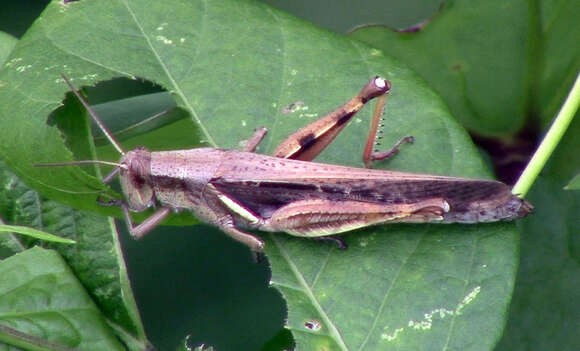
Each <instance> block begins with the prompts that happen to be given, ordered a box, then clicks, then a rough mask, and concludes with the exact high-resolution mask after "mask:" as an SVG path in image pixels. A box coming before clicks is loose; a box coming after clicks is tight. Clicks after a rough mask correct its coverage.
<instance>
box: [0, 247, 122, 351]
mask: <svg viewBox="0 0 580 351" xmlns="http://www.w3.org/2000/svg"><path fill="white" fill-rule="evenodd" d="M0 276H1V277H2V284H0V325H1V326H2V327H3V328H2V329H0V341H2V342H7V343H9V344H13V345H17V346H20V347H24V348H26V349H34V350H41V349H42V350H44V349H48V350H65V349H66V348H64V347H58V346H55V345H63V346H68V347H74V348H78V349H79V350H95V351H96V350H124V347H123V346H122V345H121V344H120V343H119V341H118V340H117V339H116V338H115V336H114V335H113V333H112V332H111V330H110V329H109V327H108V326H107V323H106V321H105V319H104V318H103V316H102V315H101V313H100V311H99V309H98V308H97V306H95V304H94V303H93V302H92V301H91V299H90V297H89V296H88V295H87V293H86V292H85V290H84V289H83V287H82V286H81V284H80V283H79V282H78V281H77V280H76V278H75V276H74V275H73V272H71V271H70V269H69V268H68V266H67V264H66V263H65V262H64V261H63V260H62V259H61V257H60V256H59V255H58V254H57V253H56V252H54V251H50V250H44V249H41V248H32V249H30V250H26V251H24V252H22V253H19V254H16V255H14V256H13V257H10V258H7V259H6V260H4V261H2V262H0ZM7 328H10V329H12V330H15V331H19V332H20V333H25V334H27V335H29V336H24V335H21V334H15V333H14V332H12V331H11V330H10V329H7Z"/></svg>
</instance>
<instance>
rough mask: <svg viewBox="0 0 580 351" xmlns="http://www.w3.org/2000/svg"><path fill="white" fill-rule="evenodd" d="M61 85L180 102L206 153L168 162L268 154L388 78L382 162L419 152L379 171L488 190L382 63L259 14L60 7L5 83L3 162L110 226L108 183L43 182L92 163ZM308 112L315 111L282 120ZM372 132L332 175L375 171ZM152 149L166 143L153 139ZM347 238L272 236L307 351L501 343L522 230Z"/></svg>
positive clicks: (428, 105)
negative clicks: (155, 87) (129, 84)
mask: <svg viewBox="0 0 580 351" xmlns="http://www.w3.org/2000/svg"><path fill="white" fill-rule="evenodd" d="M87 38H90V40H87ZM61 72H64V73H66V74H67V75H68V76H70V77H71V78H72V79H73V81H74V83H75V84H76V85H77V86H79V87H80V86H85V85H94V84H96V83H97V82H100V81H103V80H107V79H110V78H112V77H118V76H125V77H139V78H142V79H147V80H149V81H152V82H155V83H157V84H160V85H161V86H163V87H164V88H166V89H167V90H168V91H170V92H171V93H173V95H174V97H175V99H176V101H177V105H178V106H180V107H182V108H183V109H185V110H186V111H188V112H189V113H190V114H191V119H190V121H191V122H190V123H191V125H192V126H193V128H194V129H195V130H196V131H198V132H199V137H198V138H197V139H196V138H195V136H196V135H195V134H193V135H192V133H191V131H190V130H187V131H181V130H180V129H174V132H175V133H176V134H175V135H174V136H172V137H171V138H167V139H166V140H164V141H165V145H164V147H165V148H166V149H171V148H174V147H178V146H176V145H175V144H174V139H176V140H183V137H184V134H183V133H187V134H189V135H190V136H191V138H192V141H191V144H192V145H197V144H200V143H207V144H209V145H211V146H219V147H225V148H233V147H238V145H239V141H240V140H243V139H245V138H248V137H249V136H250V135H251V134H252V131H253V129H254V128H255V127H256V126H266V127H268V128H269V130H270V133H269V135H268V137H267V139H266V140H265V141H264V143H263V144H262V146H261V148H260V151H261V152H264V153H268V152H271V151H272V150H273V149H274V148H275V146H276V144H277V143H279V142H280V141H281V140H282V139H283V138H284V137H285V136H286V135H288V134H289V133H291V132H292V131H294V130H296V129H297V128H299V127H300V126H303V125H304V124H306V123H308V122H309V121H312V120H313V119H314V118H316V117H317V116H321V115H323V114H324V113H326V112H328V111H329V110H332V109H333V108H335V107H337V106H338V105H339V104H341V103H342V102H344V101H345V100H346V99H347V98H349V97H351V96H352V95H354V94H355V93H356V92H357V91H358V90H359V89H360V87H362V85H363V84H364V83H365V82H366V81H367V80H368V79H369V78H370V77H372V76H374V75H375V74H380V75H384V76H385V77H387V78H388V79H389V80H390V81H391V82H392V84H393V92H392V94H391V96H390V98H389V101H388V107H387V112H386V119H387V125H388V128H387V129H386V130H385V133H384V140H385V142H384V145H383V147H384V148H387V147H389V146H390V145H389V144H391V143H394V142H395V141H396V140H397V139H398V138H400V137H401V136H404V135H413V136H415V138H416V143H415V144H414V145H412V146H406V147H404V148H403V150H402V152H401V154H400V155H398V156H397V157H396V158H395V159H393V160H392V161H389V162H383V163H380V164H378V165H377V167H381V168H385V167H386V166H387V165H388V166H389V168H396V169H400V170H407V171H420V172H432V173H438V174H448V175H462V176H483V177H487V176H489V173H488V172H487V171H486V170H485V168H484V166H483V164H482V162H481V160H480V159H479V157H478V154H477V152H476V150H475V148H474V147H473V145H472V144H471V142H470V141H469V138H468V137H467V135H466V133H465V132H464V131H463V130H462V129H461V128H460V127H459V126H458V124H457V123H456V122H455V121H454V120H453V118H452V117H451V116H450V114H449V111H448V110H447V108H446V107H445V105H444V104H443V103H442V102H441V100H440V99H439V98H438V96H437V95H436V94H435V93H433V92H432V91H431V90H430V89H429V88H427V86H426V85H425V84H424V83H423V82H422V80H420V79H419V78H418V77H417V76H416V75H415V74H413V73H412V72H411V71H410V70H409V69H407V68H405V67H404V66H403V65H402V64H401V63H399V62H397V61H395V60H393V59H390V58H388V57H387V56H385V54H384V53H383V52H381V51H379V50H376V49H373V48H371V47H368V46H366V45H363V44H361V43H359V42H356V41H353V40H350V39H346V38H343V37H340V36H337V35H334V34H332V33H329V32H327V31H323V30H319V29H317V28H315V27H313V26H311V25H308V24H306V23H304V22H302V21H300V20H297V19H295V18H293V17H291V16H288V15H285V14H283V13H281V12H278V11H275V10H273V9H271V8H269V7H267V6H265V5H262V4H259V3H254V2H246V1H209V2H201V1H192V2H186V3H183V2H180V1H176V0H174V1H164V2H155V1H137V0H134V1H109V2H102V1H88V0H85V1H80V2H73V3H69V4H66V5H63V4H62V2H60V1H57V2H53V3H51V4H50V5H49V6H48V8H47V9H46V11H45V12H44V13H43V15H42V16H41V18H40V19H39V20H38V21H37V22H36V23H35V24H34V25H33V27H32V28H31V29H30V31H29V32H28V33H27V35H26V36H25V37H24V38H23V39H22V41H21V42H20V43H19V44H18V46H17V47H16V48H15V51H14V52H13V54H12V56H11V57H10V58H9V60H8V61H7V64H6V65H5V69H4V70H3V71H2V72H0V82H1V83H2V84H0V126H1V127H2V128H0V138H1V139H2V140H3V143H2V145H1V146H0V152H1V153H2V155H3V156H4V157H5V158H6V160H7V162H8V164H9V165H10V167H12V169H14V171H15V172H17V173H18V175H19V176H21V177H22V178H23V179H24V180H25V181H26V182H27V183H29V184H30V185H31V186H33V187H34V188H35V189H37V190H38V191H40V192H41V193H42V194H44V195H45V196H47V197H49V198H52V199H56V200H59V201H62V202H65V203H67V204H70V205H72V206H74V207H76V208H79V209H92V210H95V211H100V212H101V213H110V212H109V211H107V210H103V209H102V208H100V207H99V206H97V204H96V202H95V199H96V196H97V194H99V192H101V191H102V190H103V189H105V187H104V186H103V185H102V184H101V182H100V180H99V179H98V178H97V177H93V176H92V175H90V174H89V173H87V172H85V171H83V170H81V169H80V168H78V167H71V168H54V169H45V168H43V169H38V168H34V167H33V165H34V164H36V163H43V162H61V161H67V160H72V159H73V156H72V153H71V151H70V150H69V149H68V148H67V145H69V146H71V147H72V148H73V151H74V152H75V153H77V154H78V155H81V156H79V157H85V156H84V155H86V154H87V153H92V151H91V149H90V148H86V147H83V146H81V145H80V144H81V143H80V142H79V140H82V137H83V135H84V134H86V133H87V130H88V128H86V127H85V126H83V125H82V124H81V125H79V126H78V127H74V125H73V124H71V122H70V120H71V115H73V114H75V113H74V111H75V109H77V107H75V106H73V105H70V106H71V107H70V108H69V109H68V112H66V111H64V112H63V111H60V112H59V113H56V114H55V116H54V118H55V119H58V120H59V121H57V122H58V125H59V126H61V128H63V130H65V129H66V131H67V134H66V138H65V139H66V143H65V139H63V137H62V136H61V131H60V130H59V129H58V128H57V127H56V126H54V125H53V124H47V119H48V116H49V115H50V114H51V113H52V112H53V111H54V110H55V109H56V108H57V107H58V106H59V104H60V101H61V100H62V99H63V97H64V94H65V92H66V91H67V90H68V88H67V87H66V86H65V84H64V83H63V81H62V79H60V76H59V74H60V73H61ZM298 101H300V102H303V103H304V105H303V107H302V108H301V109H299V110H297V111H295V112H294V113H285V112H284V111H285V107H286V106H288V105H290V104H292V103H295V102H298ZM65 110H67V109H66V108H65ZM74 117H75V118H77V119H78V118H79V117H78V116H74ZM369 117H370V109H367V110H366V111H365V112H364V113H361V114H360V116H359V117H358V118H356V119H355V121H354V122H353V123H352V125H351V126H349V127H348V128H347V130H346V131H345V132H344V133H343V135H341V136H339V137H338V138H337V140H336V141H335V143H334V144H333V145H331V146H330V147H329V148H328V149H327V150H326V151H325V152H324V153H323V154H322V155H321V157H320V158H319V160H321V161H324V162H329V163H336V164H345V165H354V166H361V165H362V161H361V160H360V154H361V152H362V149H363V145H364V136H365V135H366V133H367V130H368V120H369ZM52 120H53V119H51V121H52ZM67 125H68V126H73V127H68V128H66V126H67ZM6 126H10V127H9V128H6ZM180 133H181V134H180ZM141 140H143V142H144V144H145V145H149V142H151V143H153V142H159V138H158V137H155V136H152V134H147V135H146V136H145V137H144V138H143V139H141ZM148 140H149V142H148ZM87 142H88V141H87ZM123 144H124V145H125V147H131V145H132V139H131V140H127V141H124V142H123ZM345 238H346V240H347V241H348V242H349V244H350V246H351V249H350V250H348V251H346V252H342V251H341V252H339V251H336V250H335V249H333V248H332V247H329V246H327V245H324V244H321V243H315V242H310V241H308V240H304V239H297V238H290V237H288V236H285V235H278V234H272V235H268V236H267V245H268V246H267V249H266V250H267V251H266V253H267V255H268V257H269V259H270V263H271V266H272V272H273V276H272V282H273V284H274V285H275V286H276V287H278V288H279V289H280V290H281V291H282V292H283V294H284V296H285V298H286V300H287V303H288V308H289V318H288V326H289V328H290V329H291V330H292V331H293V334H294V336H295V338H296V341H297V346H298V349H306V350H310V349H314V347H322V346H325V345H326V346H327V348H330V349H344V350H346V349H361V350H374V349H377V348H379V347H389V346H390V347H392V348H398V349H409V348H418V349H441V348H456V349H473V350H485V349H489V348H490V347H492V345H494V343H495V342H496V340H497V339H498V338H499V336H500V335H501V330H502V327H503V323H504V322H505V310H506V306H507V304H508V303H509V299H510V296H511V291H512V287H513V279H514V275H515V268H516V251H517V250H516V245H515V244H516V241H517V237H516V231H515V226H514V225H512V224H490V225H474V226H459V225H443V226H432V225H397V226H383V227H377V228H372V229H369V230H364V231H360V232H358V233H353V234H349V235H347V236H345ZM475 333H477V335H478V341H477V343H473V335H474V334H475Z"/></svg>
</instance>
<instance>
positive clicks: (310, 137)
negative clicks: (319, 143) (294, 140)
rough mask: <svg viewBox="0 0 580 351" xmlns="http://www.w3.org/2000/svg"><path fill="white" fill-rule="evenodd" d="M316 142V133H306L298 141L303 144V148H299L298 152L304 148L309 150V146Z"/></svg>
mask: <svg viewBox="0 0 580 351" xmlns="http://www.w3.org/2000/svg"><path fill="white" fill-rule="evenodd" d="M315 142H316V135H314V133H310V134H307V135H305V136H304V137H303V138H302V139H300V140H298V143H299V144H300V146H301V149H300V150H298V152H297V153H300V152H301V151H302V150H308V148H309V147H311V146H312V144H314V143H315Z"/></svg>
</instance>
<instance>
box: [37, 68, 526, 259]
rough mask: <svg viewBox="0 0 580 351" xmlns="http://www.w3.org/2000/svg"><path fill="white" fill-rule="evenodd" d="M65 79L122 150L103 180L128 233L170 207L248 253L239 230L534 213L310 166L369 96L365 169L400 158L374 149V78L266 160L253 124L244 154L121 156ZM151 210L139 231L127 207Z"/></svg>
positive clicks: (379, 89) (495, 187)
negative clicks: (115, 193) (114, 194)
mask: <svg viewBox="0 0 580 351" xmlns="http://www.w3.org/2000/svg"><path fill="white" fill-rule="evenodd" d="M63 78H64V80H65V82H66V83H67V84H68V85H69V87H70V89H71V90H72V91H73V92H74V94H75V95H76V96H77V98H78V99H79V100H80V101H81V102H82V104H83V105H84V106H85V108H86V109H87V111H88V112H89V114H90V115H91V116H92V117H93V119H94V120H95V122H96V123H97V124H98V125H99V127H100V128H101V129H102V131H103V133H104V134H105V135H106V136H107V138H108V139H109V141H110V142H111V143H112V144H113V146H115V148H116V149H117V150H118V151H119V152H120V153H121V154H122V157H121V160H120V161H119V162H118V163H112V162H106V161H78V162H72V163H66V164H45V165H44V166H59V165H60V166H62V165H71V164H85V163H105V164H112V165H114V166H115V167H116V168H115V169H114V170H113V172H111V173H110V174H109V175H108V176H106V177H105V178H104V179H103V181H104V182H110V181H111V180H112V179H113V178H114V176H116V175H118V176H119V178H120V181H121V188H122V190H123V193H124V195H125V199H126V200H125V201H119V202H115V204H118V205H120V206H121V207H122V209H123V214H124V217H125V221H126V223H127V226H128V228H129V232H130V233H131V234H132V235H133V236H134V237H136V238H139V237H141V236H143V235H145V234H146V233H147V232H149V231H150V230H151V229H153V228H154V227H155V226H157V224H159V223H160V222H161V221H163V219H164V218H165V217H167V216H168V215H169V214H170V213H171V212H172V211H174V212H178V211H182V210H189V211H192V212H193V213H194V214H195V215H196V216H197V217H198V218H199V219H201V220H203V221H205V222H207V223H210V224H213V225H215V226H217V227H218V228H220V229H221V230H222V231H224V232H225V233H226V234H228V235H230V236H231V237H232V238H234V239H236V240H238V241H240V242H242V243H244V244H246V245H248V246H249V247H250V248H251V249H252V250H253V251H255V252H259V251H261V250H262V249H263V248H264V242H263V241H262V240H260V239H259V238H257V237H256V236H254V235H253V234H250V233H248V232H245V231H243V230H242V229H240V228H248V229H258V230H262V231H270V232H286V233H288V234H291V235H295V236H302V237H325V236H328V235H333V234H338V233H342V232H346V231H349V230H353V229H357V228H361V227H366V226H369V225H376V224H385V223H393V222H415V223H416V222H436V223H453V222H459V223H476V222H494V221H500V220H512V219H516V218H520V217H524V216H526V215H527V214H528V213H530V212H532V210H533V207H532V205H530V204H529V203H528V202H526V201H525V200H523V199H520V198H518V197H517V196H515V195H512V193H511V192H510V188H509V187H508V186H507V185H505V184H503V183H501V182H497V181H492V180H483V179H469V178H456V177H445V176H436V175H427V174H414V173H404V172H392V171H382V170H372V169H364V168H352V167H343V166H335V165H329V164H323V163H315V162H309V161H311V160H312V159H314V158H315V157H316V156H317V155H318V154H319V153H320V152H321V151H322V150H323V149H324V148H325V147H326V146H327V145H328V144H329V143H330V142H332V140H333V139H334V138H335V137H336V135H337V134H338V133H340V131H341V130H342V129H343V128H344V127H345V126H346V125H347V124H348V122H349V121H350V120H351V119H352V117H353V115H354V114H355V113H356V112H358V111H359V110H360V109H362V107H363V106H364V105H365V103H367V102H368V101H369V100H371V99H373V98H375V97H381V99H379V103H377V108H376V110H375V115H374V117H373V124H372V127H371V132H370V135H369V138H368V141H367V146H366V148H365V151H364V153H363V160H364V163H365V165H367V167H369V166H370V164H371V163H372V161H375V160H381V159H385V158H387V157H389V156H390V155H392V154H394V153H396V152H397V148H398V146H399V145H400V144H401V143H403V142H410V141H412V137H406V138H403V139H401V140H400V141H399V142H398V143H397V144H396V145H395V147H394V148H392V149H391V150H389V151H386V152H372V148H373V143H374V140H375V136H376V133H377V129H378V128H377V126H378V121H379V119H380V115H381V112H382V108H383V105H384V99H385V97H386V94H387V93H388V92H389V90H390V88H391V86H390V83H389V82H388V81H387V80H385V79H383V78H381V77H374V78H373V79H371V80H370V81H369V82H368V83H367V84H366V85H365V86H364V87H363V89H362V90H361V91H360V92H359V93H358V94H357V95H356V96H354V97H353V98H352V99H351V100H349V101H348V102H347V103H346V104H344V105H343V106H341V107H339V108H338V109H336V110H335V111H333V112H331V113H329V114H327V115H325V116H323V117H322V118H320V119H318V120H317V121H315V122H313V123H311V124H309V125H307V126H305V127H303V128H302V129H300V130H299V131H297V132H296V133H294V134H292V135H290V136H289V137H288V138H287V139H286V140H284V141H283V142H282V143H281V144H280V145H279V146H278V148H277V149H276V151H275V152H274V155H273V156H264V155H260V154H256V153H254V150H255V149H256V147H257V146H258V144H259V143H260V142H261V141H262V139H263V138H264V136H265V135H266V132H267V131H266V129H265V128H258V129H257V130H256V132H255V135H254V136H253V137H252V138H251V139H250V140H248V141H247V143H246V145H245V147H244V149H243V150H242V151H239V150H223V149H216V148H198V149H191V150H175V151H161V152H155V151H153V152H150V151H148V150H147V149H145V148H144V147H140V148H136V149H135V150H131V151H128V152H125V151H124V150H123V148H122V147H121V146H120V145H119V144H118V143H117V142H116V141H115V139H114V138H113V136H112V135H111V133H110V132H109V131H108V130H107V128H106V127H105V126H104V125H103V123H102V122H101V121H100V119H99V118H98V116H97V115H96V114H95V113H94V112H93V110H92V109H91V107H90V106H89V105H88V103H87V102H86V101H85V100H84V98H83V97H82V96H81V95H80V94H79V93H78V92H77V91H76V89H75V88H74V87H73V85H72V84H71V83H70V81H69V80H68V79H67V78H66V77H64V76H63ZM149 207H157V210H156V212H155V213H154V214H153V215H151V216H150V217H148V218H147V219H146V220H145V221H144V222H142V223H141V224H139V225H136V226H135V225H133V222H132V221H131V216H130V211H133V212H141V211H144V210H146V209H147V208H149Z"/></svg>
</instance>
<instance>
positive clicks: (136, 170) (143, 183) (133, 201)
mask: <svg viewBox="0 0 580 351" xmlns="http://www.w3.org/2000/svg"><path fill="white" fill-rule="evenodd" d="M120 163H121V165H122V167H119V178H120V180H121V188H122V189H123V193H124V194H125V196H126V197H127V205H128V206H129V209H131V210H132V211H135V212H140V211H144V210H145V209H147V208H148V207H151V206H152V205H153V202H154V197H155V192H154V190H153V187H152V185H151V178H150V174H151V173H150V172H151V166H150V165H151V153H150V152H149V150H147V149H145V148H144V147H139V148H136V149H135V150H132V151H129V152H127V153H126V154H125V155H123V157H122V158H121V162H120Z"/></svg>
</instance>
